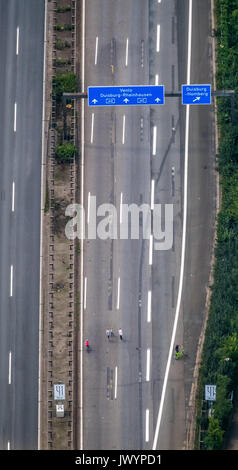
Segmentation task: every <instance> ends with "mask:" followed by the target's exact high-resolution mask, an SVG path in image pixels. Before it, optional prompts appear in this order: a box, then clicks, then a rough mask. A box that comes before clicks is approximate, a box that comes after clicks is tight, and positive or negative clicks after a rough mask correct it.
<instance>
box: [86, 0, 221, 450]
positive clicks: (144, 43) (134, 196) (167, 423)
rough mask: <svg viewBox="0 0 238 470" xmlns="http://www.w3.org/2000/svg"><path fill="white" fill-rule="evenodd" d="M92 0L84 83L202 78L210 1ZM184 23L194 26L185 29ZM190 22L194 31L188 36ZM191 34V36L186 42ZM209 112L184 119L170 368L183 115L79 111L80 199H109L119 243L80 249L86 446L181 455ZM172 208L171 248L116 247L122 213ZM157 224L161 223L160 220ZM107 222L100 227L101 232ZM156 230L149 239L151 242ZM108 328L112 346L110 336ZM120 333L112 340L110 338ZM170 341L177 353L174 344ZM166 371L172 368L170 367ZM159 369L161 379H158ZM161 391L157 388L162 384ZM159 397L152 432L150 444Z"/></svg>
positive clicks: (200, 279)
mask: <svg viewBox="0 0 238 470" xmlns="http://www.w3.org/2000/svg"><path fill="white" fill-rule="evenodd" d="M189 3H190V2H189V1H188V0H181V1H180V0H179V1H174V0H170V1H163V0H161V1H158V0H154V1H147V0H127V1H124V0H120V1H118V0H117V1H116V0H110V1H109V0H87V2H86V11H85V85H86V86H105V85H110V86H112V85H123V86H125V85H154V84H163V85H164V86H165V89H166V92H178V91H180V89H181V84H182V83H186V79H187V67H188V58H187V57H188V54H189V51H188V42H189V39H188V33H189V31H190V33H189V34H190V38H191V43H192V54H190V55H191V60H190V65H189V68H190V69H191V78H190V80H191V81H190V83H211V64H210V58H211V57H210V49H209V34H210V33H209V31H210V29H209V28H210V10H209V5H210V2H209V1H204V2H202V3H203V6H202V7H201V5H200V7H199V6H198V3H201V2H193V3H194V8H193V11H192V16H191V18H190V20H189ZM191 19H192V20H191ZM189 21H190V29H189V26H188V25H189ZM191 31H192V34H191ZM212 112H213V107H212V105H211V107H208V106H204V107H200V108H199V109H198V108H197V109H193V110H191V112H190V121H189V126H188V133H189V134H188V135H189V139H188V152H187V153H188V156H189V166H188V172H187V173H188V188H187V189H188V191H187V192H188V205H187V224H186V235H187V238H186V240H187V242H186V252H185V265H184V275H183V291H182V292H183V294H182V300H181V307H180V308H179V318H178V322H177V323H176V325H177V326H176V331H175V336H174V338H175V341H176V342H178V343H179V344H184V346H185V348H186V351H187V353H188V355H187V358H186V360H184V361H180V362H178V361H174V360H172V361H171V363H170V362H168V358H169V354H170V352H169V351H170V346H171V338H172V334H173V329H174V324H175V318H176V307H177V298H178V289H179V282H180V266H181V258H182V257H181V252H182V233H183V232H182V231H183V216H184V207H183V198H184V168H185V135H186V128H185V122H186V111H185V107H184V106H182V105H181V99H180V98H179V97H173V98H166V103H165V105H164V106H151V107H150V106H148V107H147V106H137V107H129V106H128V107H107V108H106V107H105V108H97V107H89V106H87V104H85V120H84V129H85V144H84V151H85V157H84V201H85V212H86V219H87V222H88V223H92V220H94V213H95V207H96V208H98V207H99V206H100V207H101V210H102V212H101V213H100V215H101V216H103V215H104V217H105V215H106V213H105V214H104V212H103V208H102V206H101V205H102V204H109V203H110V204H112V205H113V206H114V207H115V208H116V210H117V215H118V225H117V228H118V233H117V236H115V237H114V239H110V238H108V239H105V240H102V239H100V238H99V237H97V238H96V240H93V239H87V238H86V240H85V242H84V273H83V274H84V283H83V285H84V298H83V305H84V332H83V334H84V337H86V338H89V341H90V342H91V345H92V351H91V353H90V354H85V353H84V358H83V361H84V375H83V448H85V449H151V448H152V446H153V445H154V446H155V448H160V449H182V448H184V447H185V444H186V429H187V422H186V407H187V404H188V402H189V397H190V392H191V384H192V380H193V368H194V363H195V357H196V348H197V344H198V338H199V335H200V332H201V326H202V321H203V315H204V305H205V286H206V283H207V281H208V276H209V263H210V256H211V243H212V227H213V223H214V210H215V201H214V194H215V192H214V191H215V177H214V142H213V127H212V126H213V114H212ZM133 203H134V204H137V205H138V206H140V205H141V204H147V205H149V206H150V207H151V208H152V209H153V206H154V204H155V203H157V204H161V205H162V213H163V211H164V206H165V204H173V243H172V245H171V246H170V247H169V249H166V250H165V249H164V250H163V249H161V250H155V244H154V242H155V240H153V237H152V236H150V237H149V238H148V239H143V237H142V236H141V235H142V221H141V220H140V238H139V240H131V239H130V238H129V239H128V240H122V239H120V236H119V229H120V225H121V223H122V218H123V215H122V205H123V204H133ZM162 221H163V222H162V225H163V224H164V216H162ZM100 222H102V217H101V218H100V217H98V218H97V223H98V224H100ZM152 235H153V233H152ZM108 328H112V329H113V331H114V336H113V337H110V338H109V339H108V338H107V336H106V329H108ZM119 328H122V330H123V340H120V338H119V334H118V329H119ZM172 346H173V344H172ZM168 364H169V367H168ZM167 369H168V374H167V372H166V370H167ZM166 374H167V379H166V387H165V377H166ZM163 389H165V395H164V400H163V409H162V415H161V417H160V427H159V434H158V436H157V438H156V440H155V442H154V437H155V433H156V427H157V421H158V420H157V417H158V413H159V409H160V404H161V397H162V396H163Z"/></svg>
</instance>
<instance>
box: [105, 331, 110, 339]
mask: <svg viewBox="0 0 238 470" xmlns="http://www.w3.org/2000/svg"><path fill="white" fill-rule="evenodd" d="M106 335H107V338H108V339H109V338H110V330H108V329H107V330H106Z"/></svg>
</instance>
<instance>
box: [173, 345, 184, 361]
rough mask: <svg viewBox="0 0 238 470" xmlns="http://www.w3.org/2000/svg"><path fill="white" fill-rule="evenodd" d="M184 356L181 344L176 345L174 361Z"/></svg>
mask: <svg viewBox="0 0 238 470" xmlns="http://www.w3.org/2000/svg"><path fill="white" fill-rule="evenodd" d="M183 356H184V349H183V346H182V345H181V344H177V345H176V347H175V356H174V359H181V358H182V357H183Z"/></svg>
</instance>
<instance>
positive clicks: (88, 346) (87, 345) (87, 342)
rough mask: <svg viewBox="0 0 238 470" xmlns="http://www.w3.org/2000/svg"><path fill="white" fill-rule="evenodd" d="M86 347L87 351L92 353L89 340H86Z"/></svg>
mask: <svg viewBox="0 0 238 470" xmlns="http://www.w3.org/2000/svg"><path fill="white" fill-rule="evenodd" d="M85 346H86V349H87V351H88V352H89V351H90V344H89V341H88V339H86V341H85Z"/></svg>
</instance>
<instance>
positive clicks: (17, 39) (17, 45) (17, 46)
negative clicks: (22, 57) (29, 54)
mask: <svg viewBox="0 0 238 470" xmlns="http://www.w3.org/2000/svg"><path fill="white" fill-rule="evenodd" d="M18 54H19V26H17V38H16V55H18Z"/></svg>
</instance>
